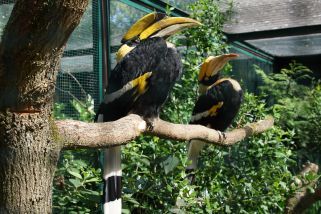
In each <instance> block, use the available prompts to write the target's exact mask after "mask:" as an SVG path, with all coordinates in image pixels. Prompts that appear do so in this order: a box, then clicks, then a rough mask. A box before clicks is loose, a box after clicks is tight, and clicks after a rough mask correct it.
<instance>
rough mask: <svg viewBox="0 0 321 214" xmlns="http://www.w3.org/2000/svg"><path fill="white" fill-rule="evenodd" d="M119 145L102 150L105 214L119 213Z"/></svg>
mask: <svg viewBox="0 0 321 214" xmlns="http://www.w3.org/2000/svg"><path fill="white" fill-rule="evenodd" d="M96 121H97V122H103V121H104V117H103V114H99V115H98V117H97V120H96ZM121 176H122V171H121V147H120V146H115V147H111V148H108V149H106V150H105V151H104V171H103V178H104V189H103V194H104V197H103V200H104V201H103V204H104V207H103V209H104V213H105V214H110V213H112V214H121V208H122V206H121V205H122V204H121Z"/></svg>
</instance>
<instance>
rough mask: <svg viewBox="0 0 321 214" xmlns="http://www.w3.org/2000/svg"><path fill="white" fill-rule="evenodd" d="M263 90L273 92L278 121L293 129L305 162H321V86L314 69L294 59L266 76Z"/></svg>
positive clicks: (296, 143)
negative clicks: (275, 72)
mask: <svg viewBox="0 0 321 214" xmlns="http://www.w3.org/2000/svg"><path fill="white" fill-rule="evenodd" d="M257 72H258V73H259V74H260V75H261V76H262V79H263V80H264V82H265V85H264V86H262V87H261V90H262V92H263V93H265V94H269V97H268V99H269V102H270V103H271V104H272V103H273V104H275V105H274V107H273V111H274V112H275V116H276V118H277V122H278V124H280V126H281V127H282V128H283V129H285V130H292V131H293V132H294V133H295V134H294V140H295V144H294V145H293V149H294V150H295V151H298V154H299V158H300V157H301V158H302V160H298V161H299V164H300V165H301V164H302V163H304V162H305V161H307V160H309V161H313V162H317V163H321V160H320V158H319V152H320V149H319V148H320V142H321V136H320V135H319V134H317V133H319V132H320V131H321V96H320V95H321V85H320V84H319V83H318V82H317V81H316V80H315V79H313V78H312V71H311V70H310V69H308V68H307V67H306V66H303V65H302V64H300V63H296V62H292V63H290V65H289V68H285V69H282V70H281V72H280V73H278V74H271V75H265V74H264V72H262V71H261V70H260V69H257ZM302 156H304V157H302Z"/></svg>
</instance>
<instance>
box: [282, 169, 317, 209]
mask: <svg viewBox="0 0 321 214" xmlns="http://www.w3.org/2000/svg"><path fill="white" fill-rule="evenodd" d="M318 170H319V166H318V165H317V164H314V163H309V164H306V165H305V166H304V167H303V170H302V171H301V172H300V173H299V175H297V176H296V177H295V178H294V179H295V184H293V185H296V186H297V187H298V189H297V190H296V191H295V193H294V194H293V195H291V197H290V198H289V199H288V200H287V203H286V210H285V213H287V214H294V213H297V214H299V213H303V212H304V211H305V210H306V209H307V208H309V207H310V206H311V205H312V204H314V203H315V202H317V201H319V200H321V186H319V187H317V188H314V186H315V185H316V183H317V181H318V177H316V178H315V179H313V180H312V181H309V182H308V183H306V181H304V180H305V179H304V176H305V174H307V173H312V174H314V175H317V173H318ZM311 188H312V189H314V192H313V193H311V192H310V191H309V189H311Z"/></svg>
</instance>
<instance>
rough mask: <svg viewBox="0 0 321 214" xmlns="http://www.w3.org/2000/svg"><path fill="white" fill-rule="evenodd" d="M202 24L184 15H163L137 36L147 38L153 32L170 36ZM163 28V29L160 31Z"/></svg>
mask: <svg viewBox="0 0 321 214" xmlns="http://www.w3.org/2000/svg"><path fill="white" fill-rule="evenodd" d="M199 25H202V24H201V23H200V22H198V21H196V20H194V19H191V18H185V17H165V18H163V19H161V20H160V21H158V22H155V23H154V24H152V25H151V26H149V27H148V28H147V29H146V30H144V31H143V32H142V33H141V34H140V35H139V38H140V39H141V40H142V39H147V38H149V37H150V36H152V35H153V34H155V33H157V32H158V33H159V35H158V36H170V35H173V34H174V33H177V32H179V31H181V30H184V29H186V28H188V27H194V26H199ZM162 30H163V31H162Z"/></svg>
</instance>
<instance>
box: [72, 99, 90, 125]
mask: <svg viewBox="0 0 321 214" xmlns="http://www.w3.org/2000/svg"><path fill="white" fill-rule="evenodd" d="M71 104H72V106H73V107H74V108H75V109H76V110H77V112H78V114H79V120H81V121H92V120H93V117H94V116H95V111H94V99H93V98H92V97H91V96H90V94H88V95H87V96H86V100H85V101H80V100H77V99H73V100H72V101H71Z"/></svg>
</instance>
